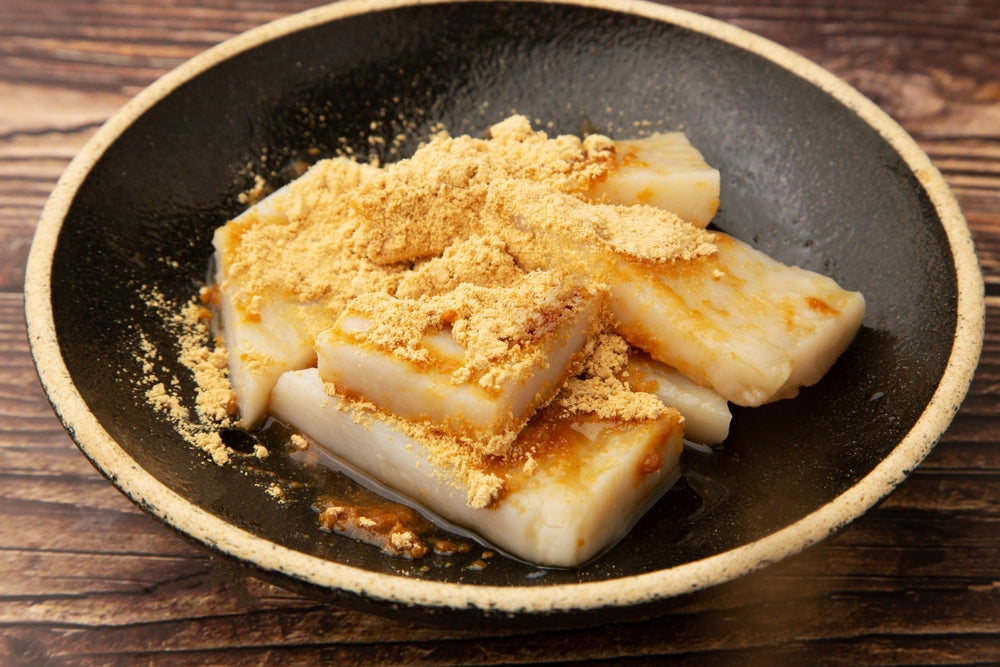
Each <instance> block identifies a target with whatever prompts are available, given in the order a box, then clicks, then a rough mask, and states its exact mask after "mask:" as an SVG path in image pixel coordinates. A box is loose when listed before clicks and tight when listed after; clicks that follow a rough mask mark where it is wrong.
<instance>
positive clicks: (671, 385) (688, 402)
mask: <svg viewBox="0 0 1000 667" xmlns="http://www.w3.org/2000/svg"><path fill="white" fill-rule="evenodd" d="M625 377H626V378H627V380H628V383H629V385H630V386H631V387H632V388H633V389H635V390H636V391H646V392H649V393H651V394H654V395H655V396H656V397H657V398H659V399H660V400H661V401H662V402H663V404H664V405H669V406H670V407H672V408H674V409H676V410H677V411H678V412H679V413H681V415H683V417H684V438H685V439H686V440H690V441H692V442H697V443H701V444H704V445H717V444H719V443H721V442H722V441H723V440H725V439H726V438H727V437H728V436H729V425H730V423H731V422H732V419H733V415H732V413H731V412H730V410H729V403H728V402H727V401H726V399H724V398H723V397H722V396H720V395H719V394H718V393H717V392H716V391H715V390H714V389H711V388H710V387H704V386H702V385H699V384H696V383H695V382H693V381H692V380H690V379H689V378H687V377H686V376H684V375H683V374H682V373H681V372H680V371H678V370H677V369H675V368H671V367H670V366H667V365H666V364H663V363H661V362H659V361H656V360H655V359H653V358H652V357H650V356H649V355H648V354H646V353H645V352H642V351H640V350H633V352H632V353H631V354H629V360H628V365H627V366H626V370H625Z"/></svg>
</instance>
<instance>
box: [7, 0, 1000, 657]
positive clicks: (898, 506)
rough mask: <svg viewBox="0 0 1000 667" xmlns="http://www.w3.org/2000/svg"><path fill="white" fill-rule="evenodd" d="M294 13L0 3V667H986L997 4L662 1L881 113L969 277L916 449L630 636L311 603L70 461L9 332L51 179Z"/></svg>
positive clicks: (992, 465)
mask: <svg viewBox="0 0 1000 667" xmlns="http://www.w3.org/2000/svg"><path fill="white" fill-rule="evenodd" d="M311 4H313V3H310V2H307V1H306V0H283V1H281V0H198V1H197V2H194V1H192V0H177V1H174V2H161V1H157V0H120V1H118V2H94V1H93V0H47V1H46V2H39V1H38V0H0V664H4V665H21V664H32V665H33V664H46V665H47V664H70V663H71V664H84V665H89V664H94V665H98V664H102V665H103V664H131V663H133V662H141V663H143V664H155V665H174V664H178V665H180V664H205V663H210V664H225V665H230V664H233V665H244V664H247V665H249V664H255V665H256V664H285V663H290V662H294V663H307V664H311V663H315V662H318V661H320V660H323V661H330V662H333V661H334V660H336V661H337V664H341V663H340V661H344V662H345V663H380V662H390V663H395V662H410V663H420V662H433V663H461V664H481V663H490V664H492V663H500V662H506V663H510V662H532V663H534V662H547V661H552V662H559V661H572V662H584V661H592V662H597V661H600V660H608V659H611V658H614V657H617V656H627V657H629V658H632V659H634V660H636V661H639V662H645V661H653V660H654V659H657V660H661V661H665V660H667V659H669V658H673V659H675V660H677V661H678V662H681V663H693V662H697V663H698V664H708V665H713V664H742V663H757V664H761V663H762V664H795V665H797V664H810V663H816V662H820V661H822V662H824V664H840V663H848V664H857V663H879V664H884V663H907V664H914V663H962V664H969V663H977V662H978V663H987V662H994V663H996V662H1000V408H998V402H997V394H998V391H1000V370H998V364H1000V339H998V332H1000V4H997V2H996V0H967V1H965V2H958V1H957V0H916V1H915V2H896V1H895V0H893V1H892V2H889V1H885V0H769V1H759V0H728V1H725V2H685V3H679V5H680V6H682V7H684V8H688V9H692V10H694V11H697V12H701V13H704V14H708V15H711V16H714V17H717V18H721V19H723V20H726V21H730V22H732V23H735V24H736V25H739V26H741V27H744V28H748V29H750V30H752V31H754V32H757V33H760V34H763V35H765V36H767V37H770V38H771V39H773V40H775V41H777V42H779V43H782V44H784V45H786V46H789V47H791V48H792V49H794V50H796V51H798V52H800V53H802V54H803V55H805V56H807V57H808V58H810V59H812V60H814V61H816V62H818V63H820V64H821V65H823V66H825V67H826V68H828V69H830V70H832V71H833V72H835V73H836V74H838V75H840V76H842V77H843V78H845V79H846V80H847V81H848V82H850V83H851V84H853V85H854V86H856V87H857V88H859V89H860V90H861V91H862V92H864V93H865V94H866V95H868V96H869V97H871V98H872V99H873V100H875V101H876V102H877V103H878V104H880V105H881V106H882V107H883V108H884V109H885V110H886V111H887V112H888V113H890V114H891V115H892V116H893V117H895V118H896V119H897V120H898V121H899V122H900V123H902V125H903V126H904V127H905V128H906V129H907V130H908V131H909V132H911V133H912V134H913V136H914V137H915V138H916V139H917V141H918V142H919V143H920V144H921V146H922V147H923V148H924V149H925V150H926V151H927V152H928V153H929V154H930V156H931V158H932V159H933V160H934V161H935V163H936V164H937V165H938V166H939V167H940V169H941V170H942V171H943V173H944V176H945V178H946V180H947V181H948V182H949V184H950V185H951V187H952V188H953V189H954V191H955V193H956V195H957V196H958V199H959V202H960V204H961V206H962V207H963V210H964V212H965V214H966V216H967V217H968V220H969V224H970V225H971V227H972V231H973V234H974V236H975V239H976V242H977V244H978V249H979V253H980V258H981V262H982V266H983V270H984V272H985V275H986V285H987V287H986V293H987V316H988V324H987V327H988V328H987V337H986V345H985V349H984V351H983V356H982V362H981V364H980V367H979V372H978V374H977V376H976V379H975V381H974V383H973V386H972V390H971V393H970V395H969V397H968V399H967V400H966V401H965V404H964V407H963V408H962V410H961V411H960V412H959V413H958V415H957V417H956V419H955V421H954V423H953V425H952V426H951V428H950V429H949V431H948V432H947V434H946V435H945V436H944V438H943V440H942V442H941V444H940V445H939V446H938V447H937V448H936V449H935V450H934V452H933V453H932V454H931V455H930V457H929V458H928V459H927V460H926V461H925V462H924V464H923V465H921V466H920V467H919V468H918V469H917V470H916V471H915V472H914V473H913V475H912V476H911V477H910V478H909V480H907V481H906V482H905V483H904V484H903V485H902V486H901V487H900V488H899V489H898V490H897V491H896V492H895V493H893V494H892V495H891V496H890V497H889V498H888V499H886V500H885V501H884V502H883V503H882V504H881V505H880V506H879V507H878V508H877V509H875V510H873V511H871V512H870V513H868V514H867V515H866V516H864V517H863V518H861V519H860V520H858V521H857V522H855V523H854V524H852V525H851V526H850V527H848V528H847V529H846V530H844V531H843V532H842V533H840V534H838V535H837V536H836V537H835V538H833V539H830V540H828V541H827V542H825V543H823V544H821V545H819V546H817V547H814V548H812V549H810V550H808V551H807V552H805V553H803V554H801V555H799V556H796V557H793V558H790V559H788V560H786V561H784V562H781V563H779V564H777V565H774V566H772V567H769V568H767V569H766V570H764V571H761V572H759V573H757V574H755V575H752V576H749V577H746V578H744V579H742V580H739V581H736V582H734V583H732V584H728V585H725V586H721V587H718V588H716V589H713V590H709V591H705V592H703V593H701V594H698V595H695V596H693V597H691V598H690V599H686V600H685V601H684V603H683V604H681V605H679V606H678V607H677V608H675V609H673V610H672V611H671V612H670V613H669V615H667V616H665V617H662V618H659V619H656V620H653V621H648V622H636V623H620V624H609V625H606V626H603V627H599V628H595V629H589V630H583V631H562V632H537V633H531V632H517V633H514V632H506V633H504V632H498V633H497V634H496V635H494V636H490V635H489V634H487V635H483V634H482V633H472V632H464V631H455V630H444V629H439V628H434V627H422V626H418V625H410V624H406V623H401V622H396V621H392V620H385V619H383V618H380V617H375V616H370V615H367V614H363V613H358V612H351V611H345V610H341V609H337V608H331V607H328V606H323V605H320V604H317V603H315V602H313V601H311V600H308V599H305V598H301V597H298V596H296V595H294V594H292V593H288V592H286V591H284V590H281V589H279V588H275V587H273V586H271V585H268V584H265V583H262V582H261V581H259V580H256V579H254V578H251V577H249V576H246V575H245V574H243V573H242V572H240V571H237V570H235V569H233V568H232V567H231V566H229V565H227V564H226V563H223V562H221V561H219V560H216V559H215V558H212V557H210V556H208V555H207V554H206V553H205V552H203V551H201V550H200V549H199V548H196V547H194V546H192V545H191V544H189V543H188V542H186V541H184V540H183V539H181V538H180V537H178V536H176V535H175V534H174V533H172V532H170V531H169V530H167V529H166V528H164V527H162V526H161V525H159V524H158V523H156V522H154V521H153V520H152V519H149V518H148V517H146V516H145V515H144V514H142V513H141V512H140V511H139V510H138V509H137V508H136V507H134V506H133V505H132V504H131V503H130V502H129V501H127V500H126V499H125V498H124V497H123V496H121V495H120V494H119V493H118V492H117V491H116V490H115V489H114V488H113V487H112V486H111V485H110V484H108V483H107V482H106V481H105V480H104V479H103V478H102V477H101V476H100V475H98V474H97V472H95V471H94V470H93V469H92V468H91V466H90V464H89V463H88V462H87V461H86V460H85V459H84V457H83V456H82V455H81V454H80V453H79V452H78V450H77V449H76V447H75V446H74V445H73V443H72V442H71V441H70V439H69V437H68V436H67V435H66V433H65V432H64V431H63V429H62V428H61V426H60V424H59V422H58V421H57V420H56V418H55V417H54V416H53V414H52V412H51V410H50V409H49V406H48V403H47V402H46V399H45V397H44V395H43V393H42V390H41V388H40V387H39V384H38V382H37V379H36V376H35V372H34V369H33V367H32V363H31V358H30V356H29V352H28V345H27V341H26V337H25V331H24V320H23V315H22V306H23V299H22V293H21V290H22V284H23V280H24V266H25V257H26V255H27V252H28V247H29V245H30V243H31V237H32V233H33V231H34V227H35V223H36V220H37V218H38V215H39V212H40V211H41V208H42V206H43V204H44V202H45V200H46V197H47V196H48V194H49V192H50V190H51V189H52V187H53V185H54V183H55V181H56V179H57V178H58V176H59V174H60V172H61V171H62V170H63V169H64V168H65V166H66V165H67V163H68V162H69V161H70V159H71V158H72V157H73V156H74V154H75V153H76V152H77V151H78V150H79V149H80V148H81V147H82V145H83V144H84V142H85V140H86V139H87V138H88V137H89V136H90V135H91V134H92V133H93V132H94V131H95V130H96V129H97V127H98V126H99V125H100V124H101V123H102V122H103V121H104V120H105V119H106V118H107V117H108V116H109V115H111V114H112V113H114V112H115V111H116V110H117V109H118V108H119V107H121V105H123V104H124V103H125V102H126V101H127V100H128V99H129V98H130V97H131V96H132V95H133V94H135V93H136V92H138V91H139V90H140V89H141V88H143V87H144V86H146V85H147V84H149V83H150V82H151V81H153V80H154V79H155V78H156V77H158V76H159V75H161V74H163V73H164V72H166V71H167V70H169V69H171V68H172V67H174V66H175V65H177V64H179V63H180V62H182V61H183V60H185V59H187V58H189V57H191V56H193V55H195V54H196V53H198V52H200V51H202V50H203V49H205V48H207V47H209V46H211V45H212V44H215V43H217V42H219V41H221V40H223V39H224V38H226V37H228V36H229V35H232V34H234V33H237V32H240V31H243V30H245V29H247V28H250V27H252V26H255V25H258V24H260V23H263V22H265V21H268V20H270V19H273V18H277V17H279V16H282V15H285V14H289V13H292V12H296V11H299V10H301V9H305V8H306V7H308V6H310V5H311Z"/></svg>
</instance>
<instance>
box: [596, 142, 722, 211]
mask: <svg viewBox="0 0 1000 667" xmlns="http://www.w3.org/2000/svg"><path fill="white" fill-rule="evenodd" d="M614 148H615V151H614V153H615V161H614V167H613V168H612V169H611V170H610V171H609V172H608V173H607V175H606V176H605V177H604V178H602V179H601V180H598V181H597V182H595V183H594V184H593V185H592V197H593V199H594V200H595V201H597V202H607V203H609V204H626V205H627V204H647V205H650V206H656V207H658V208H662V209H664V210H667V211H671V212H672V213H675V214H677V215H678V216H679V217H680V218H682V219H683V220H686V221H687V222H690V223H691V224H693V225H697V226H698V227H706V226H707V225H708V223H709V222H711V221H712V218H713V217H714V216H715V212H716V211H717V210H718V209H719V187H720V185H719V180H720V179H719V170H718V169H715V168H713V167H712V166H710V165H709V164H708V163H707V162H706V161H705V158H704V157H703V156H702V154H701V152H700V151H699V150H698V149H697V148H695V147H694V146H692V145H691V142H690V141H689V140H688V138H687V135H685V134H684V133H683V132H657V133H655V134H651V135H650V136H648V137H642V138H639V139H627V140H617V141H615V142H614Z"/></svg>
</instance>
